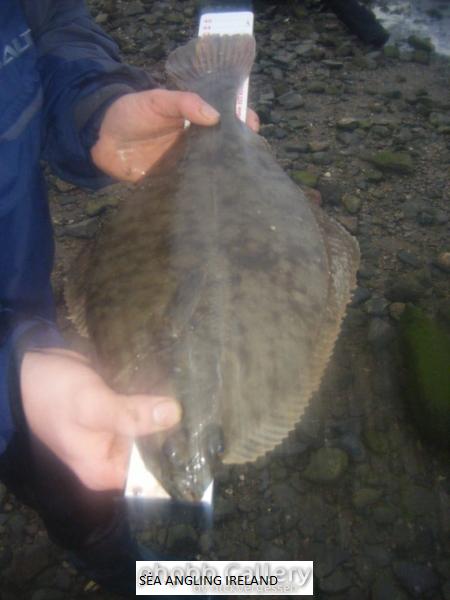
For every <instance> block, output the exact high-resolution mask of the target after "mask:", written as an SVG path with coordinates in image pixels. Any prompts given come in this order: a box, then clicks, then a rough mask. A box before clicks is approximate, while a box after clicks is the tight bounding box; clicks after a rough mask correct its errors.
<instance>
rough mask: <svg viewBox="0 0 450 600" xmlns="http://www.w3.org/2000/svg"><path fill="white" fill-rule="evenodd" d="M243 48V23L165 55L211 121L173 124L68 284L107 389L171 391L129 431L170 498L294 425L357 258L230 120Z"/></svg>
mask: <svg viewBox="0 0 450 600" xmlns="http://www.w3.org/2000/svg"><path fill="white" fill-rule="evenodd" d="M254 54H255V42H254V38H253V37H252V36H249V35H233V36H208V37H204V38H198V39H196V40H193V41H191V42H189V43H188V44H187V45H186V46H184V47H181V48H179V49H177V50H175V51H174V52H173V53H172V54H171V55H170V57H169V59H168V62H167V71H168V75H169V77H170V78H171V80H172V81H173V82H174V83H175V84H176V86H177V88H178V89H181V90H189V91H193V92H197V93H198V94H199V95H200V96H201V97H202V98H204V99H205V100H206V101H207V102H209V103H210V104H211V105H212V106H214V107H215V108H216V109H217V110H218V111H219V112H220V114H221V119H220V123H219V124H218V125H216V126H214V127H199V126H195V125H191V126H190V127H188V128H187V129H186V130H185V132H184V133H183V134H182V136H181V138H180V140H179V141H178V142H177V144H176V146H175V147H173V148H172V149H171V150H170V151H169V152H168V153H167V154H166V155H165V156H164V157H163V159H162V160H161V161H160V163H159V164H158V165H157V167H155V168H154V169H153V170H152V172H151V173H149V174H148V176H147V177H146V178H145V180H144V181H142V182H141V183H139V184H138V185H137V186H136V188H135V191H134V193H133V194H132V197H130V198H128V199H127V200H126V202H125V203H124V204H123V205H122V206H121V208H120V209H119V211H118V212H117V213H116V214H115V215H113V216H112V218H111V219H110V220H109V222H107V223H106V224H105V225H104V226H103V227H102V229H101V230H100V233H99V235H98V237H97V239H96V240H95V241H94V243H93V244H92V246H91V247H90V248H89V249H88V250H87V251H86V252H85V253H84V255H83V259H82V261H81V262H82V263H84V267H82V266H81V264H80V263H78V264H77V265H76V266H75V269H74V273H73V274H72V275H73V276H72V278H71V281H70V282H69V286H68V288H67V290H66V297H67V300H68V304H69V308H70V309H71V312H72V315H73V317H74V319H75V321H76V322H77V323H78V325H79V326H80V328H82V329H84V330H86V331H87V333H88V335H89V336H90V338H91V340H92V341H93V343H94V346H95V348H96V351H97V354H98V356H99V359H100V363H101V365H102V368H103V373H104V376H105V378H106V380H107V382H108V383H109V384H110V385H111V386H112V387H113V388H115V389H116V390H117V391H120V392H124V393H170V394H174V395H175V396H176V397H177V398H178V399H179V401H180V402H181V404H182V406H183V418H182V422H181V424H180V425H179V426H177V427H176V428H174V429H172V430H170V431H168V432H164V433H159V434H155V435H152V436H148V437H143V438H140V439H139V440H138V445H139V447H140V450H141V454H142V456H143V458H144V461H145V463H146V464H147V466H148V467H149V468H150V470H151V471H152V472H153V474H154V475H155V476H156V477H157V478H158V479H159V481H160V482H161V484H162V485H163V487H164V488H165V489H166V490H167V491H168V492H169V493H170V494H171V495H172V496H173V497H174V498H176V499H181V500H198V499H200V498H201V497H202V495H203V492H204V490H205V489H206V488H207V487H208V485H209V483H210V482H211V480H212V478H213V477H214V472H215V469H216V466H217V463H218V461H220V460H221V461H223V462H224V463H227V464H236V463H238V464H240V463H246V462H250V461H255V460H256V459H258V458H259V457H262V456H263V455H265V454H266V453H267V452H270V451H271V450H272V449H273V448H274V447H275V446H277V445H278V444H280V443H281V442H282V441H283V440H284V439H285V438H286V437H287V435H288V434H289V432H290V431H291V430H292V429H293V428H294V427H295V425H296V424H297V423H298V422H299V420H300V419H301V417H302V414H303V412H304V410H305V408H306V406H307V404H308V402H309V400H310V398H311V396H312V394H313V392H314V391H315V390H317V388H318V387H319V384H320V380H321V377H322V375H323V372H324V370H325V367H326V365H327V362H328V360H329V358H330V355H331V352H332V349H333V346H334V343H335V340H336V338H337V336H338V333H339V328H340V324H341V321H342V318H343V316H344V312H345V307H346V304H347V302H348V300H349V298H350V294H351V290H352V288H353V286H354V284H355V274H356V270H357V267H358V263H359V251H358V245H357V243H356V241H355V240H354V238H353V237H352V236H351V235H349V234H348V233H347V232H346V231H345V230H344V229H343V228H342V227H341V226H340V225H339V224H338V223H336V222H335V221H334V220H333V219H331V218H330V217H328V216H327V215H326V214H325V213H324V212H323V211H322V210H321V209H320V208H318V207H316V206H315V205H313V204H311V203H310V202H309V201H308V200H307V199H306V198H305V196H304V194H303V193H302V192H301V191H300V189H299V188H298V187H297V186H296V185H295V184H294V183H293V182H292V181H291V179H290V178H289V177H288V176H287V175H286V174H285V173H284V172H283V170H282V169H281V168H280V166H279V165H278V164H277V163H276V161H275V160H274V158H273V156H272V154H271V152H270V149H269V147H268V145H267V143H266V142H265V140H264V139H263V138H262V137H260V136H259V135H257V134H255V133H254V132H252V131H251V130H250V129H249V128H248V127H246V126H245V125H244V124H243V123H241V121H239V120H238V118H237V117H236V115H235V104H236V94H237V90H238V89H239V87H240V85H241V83H242V82H243V80H244V79H245V78H246V77H247V76H248V74H249V72H250V69H251V66H252V64H253V61H254ZM76 272H77V275H76V276H75V273H76Z"/></svg>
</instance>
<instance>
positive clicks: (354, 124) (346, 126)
mask: <svg viewBox="0 0 450 600" xmlns="http://www.w3.org/2000/svg"><path fill="white" fill-rule="evenodd" d="M360 121H361V119H356V118H355V117H344V118H342V119H340V120H339V121H338V122H337V123H336V127H337V128H338V129H342V130H344V131H353V130H354V129H357V128H358V127H359V126H360Z"/></svg>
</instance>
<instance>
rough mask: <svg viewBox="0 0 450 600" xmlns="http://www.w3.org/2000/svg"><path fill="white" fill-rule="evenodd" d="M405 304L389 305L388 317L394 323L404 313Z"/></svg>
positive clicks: (395, 303)
mask: <svg viewBox="0 0 450 600" xmlns="http://www.w3.org/2000/svg"><path fill="white" fill-rule="evenodd" d="M405 308H406V304H404V303H403V302H392V304H390V305H389V315H390V316H391V317H392V318H393V319H394V321H398V320H399V319H400V317H401V316H402V314H403V313H404V312H405Z"/></svg>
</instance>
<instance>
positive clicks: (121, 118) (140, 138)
mask: <svg viewBox="0 0 450 600" xmlns="http://www.w3.org/2000/svg"><path fill="white" fill-rule="evenodd" d="M219 118H220V116H219V114H218V113H217V111H216V110H215V109H214V108H212V107H211V106H210V105H209V104H206V102H204V101H203V100H202V99H201V98H200V96H198V95H197V94H193V93H191V92H174V91H169V90H163V89H156V90H148V91H145V92H136V93H132V94H125V95H124V96H121V97H120V98H118V99H117V100H116V101H115V102H114V103H113V104H111V106H110V107H109V108H108V110H107V111H106V113H105V116H104V119H103V121H102V124H101V127H100V131H99V137H98V140H97V142H96V143H95V144H94V146H93V147H92V148H91V157H92V160H93V161H94V163H95V165H96V166H97V167H98V168H99V169H100V170H102V171H104V172H105V173H107V174H108V175H111V176H112V177H115V178H116V179H121V180H122V181H133V182H134V181H138V180H139V179H141V178H142V177H143V176H144V175H145V174H146V173H147V171H149V170H150V169H151V168H152V166H153V165H154V164H155V163H157V162H158V160H159V159H160V158H161V157H162V156H163V154H164V153H165V152H166V151H167V150H168V149H169V148H170V147H171V146H172V145H173V144H174V143H175V142H176V141H177V139H178V137H179V136H180V135H181V133H182V132H183V129H184V122H185V120H186V119H187V120H188V121H191V123H194V124H196V125H205V126H208V125H215V124H216V123H217V122H218V121H219ZM247 125H248V126H249V127H250V128H251V129H253V130H254V131H258V129H259V119H258V116H257V115H256V113H255V112H254V111H252V110H251V109H249V110H248V115H247Z"/></svg>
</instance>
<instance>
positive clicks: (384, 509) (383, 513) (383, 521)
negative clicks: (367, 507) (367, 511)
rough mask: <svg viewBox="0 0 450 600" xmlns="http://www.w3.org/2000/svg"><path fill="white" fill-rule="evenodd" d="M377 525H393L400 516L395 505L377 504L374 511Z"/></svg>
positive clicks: (373, 514)
mask: <svg viewBox="0 0 450 600" xmlns="http://www.w3.org/2000/svg"><path fill="white" fill-rule="evenodd" d="M372 516H373V519H374V521H375V523H377V525H391V524H392V523H394V521H395V520H396V519H397V517H398V511H397V509H396V508H394V507H393V506H376V507H375V508H374V509H373V513H372Z"/></svg>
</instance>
